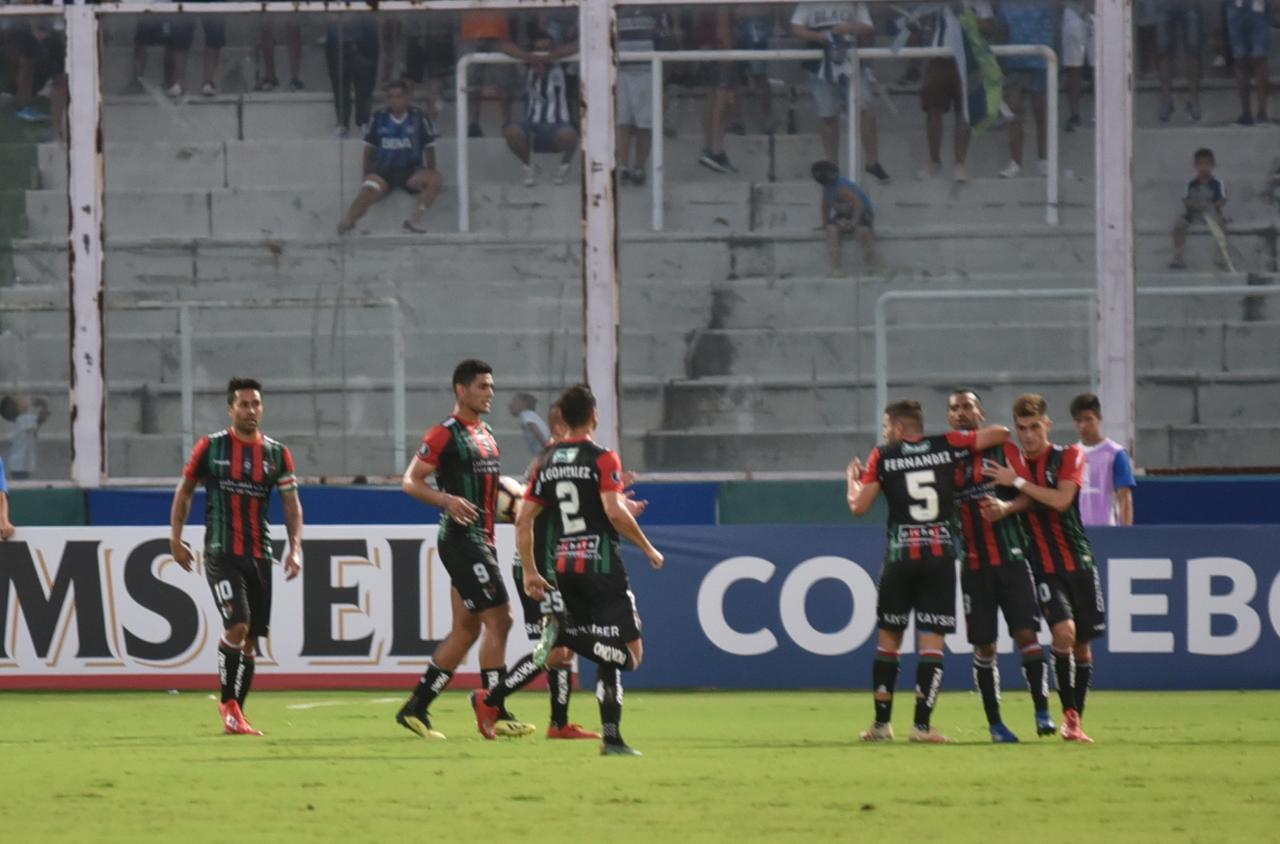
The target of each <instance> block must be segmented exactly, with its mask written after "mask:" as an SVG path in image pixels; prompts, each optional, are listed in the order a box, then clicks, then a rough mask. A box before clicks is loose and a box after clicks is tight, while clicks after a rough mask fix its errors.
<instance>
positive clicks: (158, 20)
mask: <svg viewBox="0 0 1280 844" xmlns="http://www.w3.org/2000/svg"><path fill="white" fill-rule="evenodd" d="M169 26H170V21H169V19H168V18H165V17H162V16H161V15H142V16H141V17H139V18H138V20H137V23H136V24H134V28H133V43H134V45H135V46H142V47H163V46H164V45H166V44H168V43H169Z"/></svg>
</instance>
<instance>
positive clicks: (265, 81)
mask: <svg viewBox="0 0 1280 844" xmlns="http://www.w3.org/2000/svg"><path fill="white" fill-rule="evenodd" d="M282 17H283V20H273V19H272V17H271V16H266V17H264V18H263V20H262V29H261V31H260V32H259V33H258V55H259V57H260V61H261V64H260V65H259V78H258V86H257V87H258V90H259V91H264V92H265V91H274V90H275V89H277V88H279V87H280V78H279V77H278V76H276V27H275V25H276V23H277V22H279V23H282V24H283V26H284V43H285V45H286V46H287V47H288V49H289V90H290V91H301V90H302V89H303V88H304V87H306V86H305V85H303V84H302V24H301V23H299V22H298V20H297V18H298V16H297V15H288V16H282Z"/></svg>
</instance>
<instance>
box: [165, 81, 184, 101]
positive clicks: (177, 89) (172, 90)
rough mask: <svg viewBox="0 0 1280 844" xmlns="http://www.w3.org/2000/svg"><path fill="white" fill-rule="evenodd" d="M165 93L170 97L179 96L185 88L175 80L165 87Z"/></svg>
mask: <svg viewBox="0 0 1280 844" xmlns="http://www.w3.org/2000/svg"><path fill="white" fill-rule="evenodd" d="M165 93H166V94H168V95H169V96H171V97H181V96H182V95H183V94H185V93H186V89H185V88H183V87H182V83H181V82H175V83H173V84H172V85H170V86H169V87H168V88H166V89H165Z"/></svg>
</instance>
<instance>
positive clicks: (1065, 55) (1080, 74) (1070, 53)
mask: <svg viewBox="0 0 1280 844" xmlns="http://www.w3.org/2000/svg"><path fill="white" fill-rule="evenodd" d="M1089 5H1090V4H1089V3H1088V2H1082V0H1067V2H1066V4H1065V5H1064V6H1063V7H1062V66H1063V67H1064V68H1066V71H1067V108H1069V109H1070V111H1071V115H1070V116H1069V117H1068V118H1067V122H1066V124H1065V125H1064V126H1063V127H1062V131H1064V132H1074V131H1075V130H1077V129H1079V128H1080V126H1081V124H1082V123H1083V121H1082V120H1081V119H1080V96H1081V94H1082V93H1083V88H1084V69H1085V66H1086V65H1088V66H1089V67H1090V68H1095V67H1097V59H1096V58H1095V56H1094V50H1095V49H1096V46H1097V41H1096V40H1095V37H1094V34H1093V28H1094V24H1095V16H1094V14H1093V12H1090V11H1089V10H1088V7H1089Z"/></svg>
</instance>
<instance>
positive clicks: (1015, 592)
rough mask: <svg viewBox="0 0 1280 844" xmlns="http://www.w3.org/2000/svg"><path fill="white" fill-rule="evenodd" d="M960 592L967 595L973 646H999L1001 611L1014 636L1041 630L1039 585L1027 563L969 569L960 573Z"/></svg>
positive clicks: (967, 622) (967, 620) (966, 617)
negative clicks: (1038, 599)
mask: <svg viewBox="0 0 1280 844" xmlns="http://www.w3.org/2000/svg"><path fill="white" fill-rule="evenodd" d="M960 591H961V592H962V593H963V595H964V623H965V627H966V628H967V629H968V635H969V644H971V645H990V644H992V643H993V642H995V640H996V638H997V637H998V636H999V631H998V630H997V624H998V620H997V619H996V613H997V611H998V610H1003V611H1004V620H1005V623H1006V624H1008V625H1009V632H1010V633H1012V632H1013V631H1014V630H1038V629H1039V628H1040V606H1039V604H1038V603H1037V602H1036V581H1035V578H1034V577H1032V575H1031V566H1030V565H1029V564H1028V563H1027V561H1026V560H1021V561H1017V562H1005V563H1003V564H1001V565H999V566H996V567H994V568H980V569H976V570H974V569H967V568H966V569H965V570H964V571H962V572H960Z"/></svg>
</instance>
